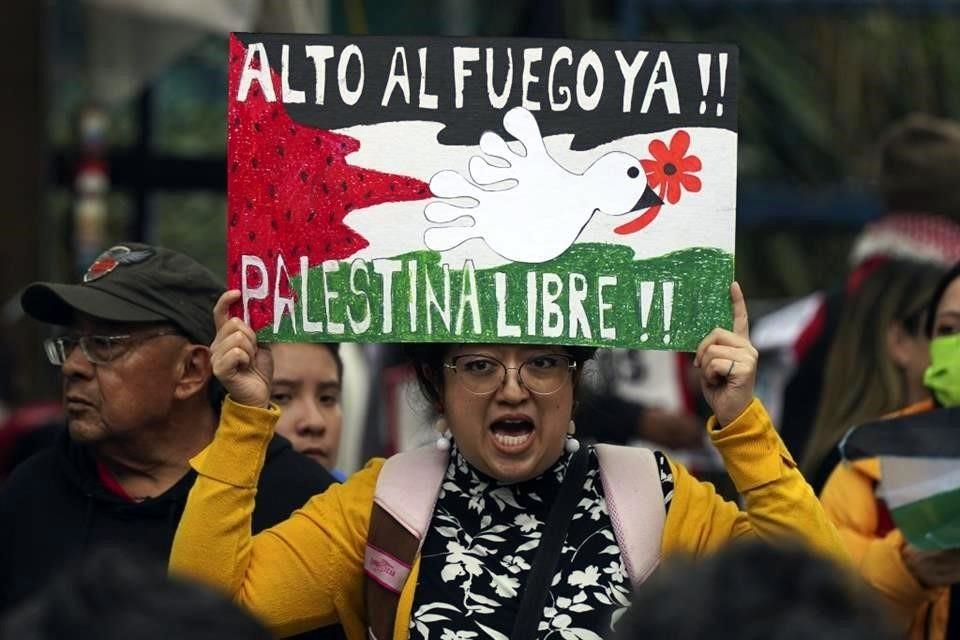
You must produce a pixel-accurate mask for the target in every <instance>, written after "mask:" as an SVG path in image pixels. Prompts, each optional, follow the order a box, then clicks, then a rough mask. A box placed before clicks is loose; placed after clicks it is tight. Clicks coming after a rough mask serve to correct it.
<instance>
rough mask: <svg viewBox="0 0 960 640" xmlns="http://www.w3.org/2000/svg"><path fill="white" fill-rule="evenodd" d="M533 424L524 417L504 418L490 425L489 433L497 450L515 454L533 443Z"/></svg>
mask: <svg viewBox="0 0 960 640" xmlns="http://www.w3.org/2000/svg"><path fill="white" fill-rule="evenodd" d="M533 432H534V424H533V421H532V420H531V419H530V418H527V417H526V416H517V417H513V416H510V417H506V418H500V419H499V420H495V421H494V422H493V424H491V425H490V433H491V434H492V435H493V441H494V443H495V444H496V446H497V449H499V450H500V451H502V452H504V453H517V452H519V451H522V450H523V449H525V448H526V446H527V445H528V444H530V442H532V441H533Z"/></svg>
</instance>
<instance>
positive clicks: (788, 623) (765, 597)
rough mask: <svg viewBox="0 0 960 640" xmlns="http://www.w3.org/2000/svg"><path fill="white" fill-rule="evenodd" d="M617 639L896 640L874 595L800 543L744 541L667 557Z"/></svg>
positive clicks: (625, 619)
mask: <svg viewBox="0 0 960 640" xmlns="http://www.w3.org/2000/svg"><path fill="white" fill-rule="evenodd" d="M617 627H618V628H617V631H618V633H616V634H615V635H614V639H615V640H647V639H648V638H671V640H702V639H704V638H710V640H727V639H728V638H729V639H730V640H733V639H736V640H810V639H814V638H816V639H818V640H894V638H896V637H897V635H896V634H895V633H894V632H893V630H892V626H891V625H890V624H889V622H888V621H887V616H886V615H885V612H884V611H883V609H882V604H881V603H880V602H878V601H877V600H876V598H875V594H873V593H871V592H870V591H869V590H867V589H865V588H864V587H863V585H862V584H859V583H857V582H856V581H855V580H852V579H851V576H850V573H849V569H848V568H847V567H840V566H838V565H836V564H834V563H833V562H830V561H829V560H827V559H826V558H823V557H822V556H817V555H814V554H811V553H810V552H809V551H808V550H806V549H803V548H801V547H799V546H798V547H796V548H790V547H773V546H770V545H766V544H763V543H758V542H752V543H737V544H733V545H731V546H730V547H727V548H726V549H722V550H720V551H718V552H717V553H716V554H715V555H713V556H710V557H709V558H706V559H703V560H701V561H698V562H694V561H693V560H692V559H691V558H684V557H678V558H675V559H673V560H672V561H668V562H667V563H666V564H665V565H664V566H663V567H661V568H660V569H659V570H658V571H657V573H656V574H655V575H654V576H653V577H652V578H651V579H650V580H648V581H647V582H646V583H644V584H643V585H642V586H641V587H640V588H639V589H638V590H637V593H636V595H635V596H634V601H633V603H632V604H631V606H630V609H629V610H628V611H627V613H626V614H625V615H624V616H623V618H622V619H621V620H620V623H619V624H618V625H617Z"/></svg>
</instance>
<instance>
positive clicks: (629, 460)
mask: <svg viewBox="0 0 960 640" xmlns="http://www.w3.org/2000/svg"><path fill="white" fill-rule="evenodd" d="M595 449H596V452H597V458H598V459H599V461H600V477H601V479H602V481H603V492H604V495H605V497H606V500H607V512H608V513H609V514H610V522H611V523H612V524H613V530H614V533H616V535H617V542H618V543H619V544H620V552H621V554H622V555H623V562H624V565H626V570H627V573H628V574H629V575H630V581H631V582H632V583H633V585H634V587H637V586H639V585H640V584H641V583H643V581H644V580H646V579H647V577H649V575H650V573H651V572H652V571H653V570H654V569H655V568H656V567H657V565H658V564H659V563H660V544H661V538H662V537H663V526H664V522H665V521H666V509H664V506H663V490H662V489H661V485H660V470H659V469H658V468H657V461H656V458H654V456H653V452H652V451H650V450H649V449H643V448H640V447H620V446H616V445H610V444H598V445H596V447H595Z"/></svg>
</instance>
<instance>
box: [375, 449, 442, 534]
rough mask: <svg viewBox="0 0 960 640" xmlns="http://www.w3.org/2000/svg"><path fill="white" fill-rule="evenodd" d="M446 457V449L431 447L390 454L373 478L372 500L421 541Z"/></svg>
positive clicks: (429, 518)
mask: <svg viewBox="0 0 960 640" xmlns="http://www.w3.org/2000/svg"><path fill="white" fill-rule="evenodd" d="M449 460H450V452H449V451H441V450H440V449H437V448H436V447H433V446H429V447H421V448H419V449H413V450H411V451H405V452H403V453H398V454H396V455H394V456H391V457H390V458H388V459H387V461H386V462H385V463H383V468H382V469H381V470H380V476H379V477H378V478H377V489H376V492H375V493H374V496H373V501H374V503H376V504H378V505H380V507H381V508H382V509H383V510H384V511H386V512H387V513H389V514H390V515H391V516H393V518H394V520H396V521H397V522H398V523H399V524H400V525H402V526H403V528H404V529H406V530H407V531H409V532H410V534H411V535H413V536H414V537H416V538H418V539H420V540H422V539H423V538H424V536H425V535H426V533H427V527H429V526H430V520H431V519H432V518H433V508H434V507H435V506H436V504H437V496H438V495H440V485H441V484H442V483H443V475H444V474H445V473H446V471H447V463H448V462H449Z"/></svg>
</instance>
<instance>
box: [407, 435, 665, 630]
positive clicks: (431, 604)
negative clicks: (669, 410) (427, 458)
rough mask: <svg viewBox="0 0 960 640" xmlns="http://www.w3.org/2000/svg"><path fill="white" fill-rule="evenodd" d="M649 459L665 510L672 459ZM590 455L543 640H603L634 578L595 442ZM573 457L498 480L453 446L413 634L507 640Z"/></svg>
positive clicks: (423, 565) (424, 560)
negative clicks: (532, 474) (533, 474)
mask: <svg viewBox="0 0 960 640" xmlns="http://www.w3.org/2000/svg"><path fill="white" fill-rule="evenodd" d="M655 456H656V459H657V463H658V465H659V467H660V480H661V488H662V489H663V495H664V505H665V507H666V508H669V504H670V498H671V497H672V495H673V478H672V475H671V473H670V466H669V464H668V462H667V460H666V458H665V457H664V456H663V455H662V454H660V453H656V454H655ZM588 459H589V463H588V470H587V477H586V480H585V481H584V485H583V493H582V496H581V500H580V501H579V503H578V505H577V508H576V511H575V513H574V515H573V519H572V521H571V523H570V526H569V529H568V530H567V537H566V540H565V541H564V544H563V547H562V550H561V553H562V557H561V559H560V562H559V563H558V567H559V569H558V572H557V574H556V575H555V576H554V578H553V581H552V583H551V586H550V590H549V593H548V595H547V600H546V604H545V607H544V610H543V617H542V619H541V621H540V624H539V631H538V638H540V639H541V640H544V639H547V638H556V639H560V638H562V639H563V640H601V638H603V637H604V636H607V635H609V631H610V630H611V629H612V628H613V625H614V624H615V623H616V621H617V619H618V618H619V617H620V615H621V614H622V613H623V612H624V611H625V609H626V607H627V606H628V605H629V603H630V600H629V599H630V592H631V585H630V580H629V577H628V575H627V571H626V569H625V567H624V564H623V557H622V555H621V553H620V547H619V545H618V544H617V539H616V537H615V536H614V533H613V527H612V525H611V522H610V516H609V515H608V514H607V503H606V500H605V499H604V495H603V483H602V482H601V480H600V476H599V474H600V467H599V463H598V460H597V455H596V452H595V451H594V450H593V449H592V448H591V449H590V451H589V458H588ZM569 460H570V455H569V454H564V455H563V456H562V457H561V458H560V460H558V461H557V463H556V464H554V465H553V466H552V467H551V468H550V469H548V470H547V471H546V472H545V473H544V474H543V475H541V476H539V477H537V478H534V479H532V480H528V481H526V482H521V483H516V484H503V483H500V482H498V481H496V480H494V479H492V478H490V477H489V476H486V475H484V474H482V473H480V472H479V471H477V470H476V469H474V468H473V467H472V466H470V464H469V463H468V462H467V461H466V459H465V458H464V457H463V456H462V455H461V454H460V452H459V451H458V450H457V448H456V447H455V446H454V447H453V449H452V450H451V455H450V464H449V466H448V467H447V472H446V476H445V478H444V481H443V486H442V488H441V490H440V495H439V499H438V501H437V507H436V509H435V511H434V515H433V520H432V521H431V524H430V531H429V532H428V533H427V537H426V540H425V541H424V544H423V549H422V553H421V560H420V573H419V581H418V583H417V590H416V594H415V596H414V602H413V615H412V616H411V620H410V637H411V638H424V639H427V638H432V639H433V640H467V639H471V638H478V639H484V638H492V639H494V640H508V638H509V635H510V632H511V630H512V629H513V623H514V619H515V617H516V615H517V609H518V607H519V605H520V600H521V598H522V594H523V587H524V584H525V582H526V580H527V576H528V574H529V571H530V567H531V565H532V564H533V562H534V557H535V554H536V552H537V547H538V545H539V543H540V537H541V535H542V533H543V527H544V525H545V521H546V520H547V517H548V515H549V512H550V508H551V506H552V504H553V501H554V498H555V497H556V495H557V493H558V491H559V489H560V483H561V482H562V480H563V476H564V473H566V469H567V464H568V462H569Z"/></svg>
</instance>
